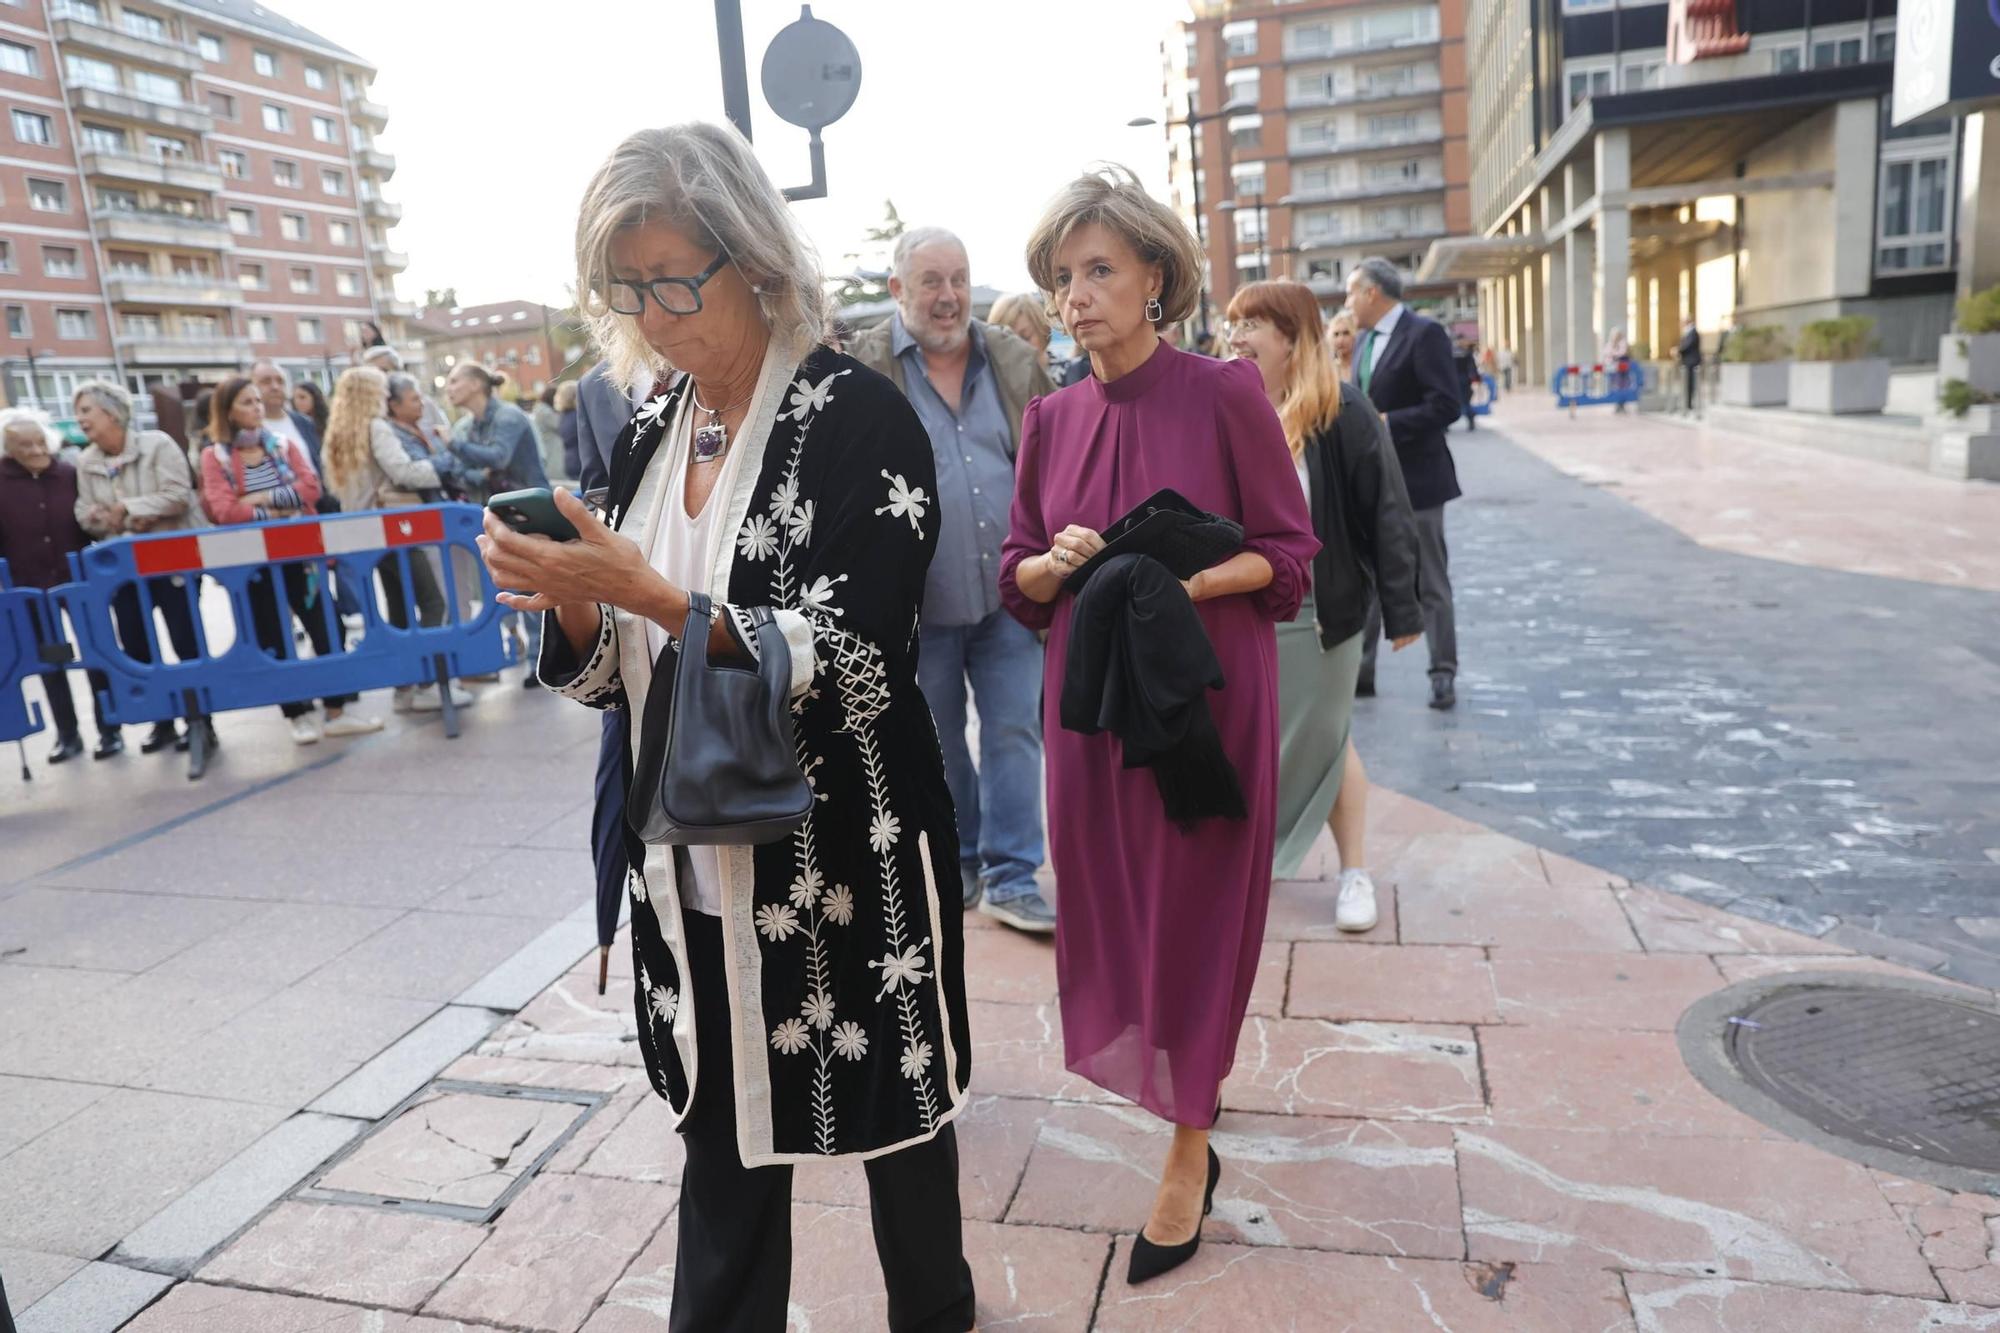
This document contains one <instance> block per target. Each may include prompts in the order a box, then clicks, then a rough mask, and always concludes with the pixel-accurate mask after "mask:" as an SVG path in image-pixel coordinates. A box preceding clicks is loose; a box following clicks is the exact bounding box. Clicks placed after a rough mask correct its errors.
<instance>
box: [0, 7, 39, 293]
mask: <svg viewBox="0 0 2000 1333" xmlns="http://www.w3.org/2000/svg"><path fill="white" fill-rule="evenodd" d="M41 72H42V65H41V62H40V61H39V60H37V59H36V58H35V48H34V47H32V46H23V45H21V44H20V43H19V42H0V74H20V75H24V76H26V77H27V78H30V79H32V78H34V77H35V76H36V75H38V74H40V73H41ZM8 308H9V309H15V308H17V307H12V306H10V307H8Z"/></svg>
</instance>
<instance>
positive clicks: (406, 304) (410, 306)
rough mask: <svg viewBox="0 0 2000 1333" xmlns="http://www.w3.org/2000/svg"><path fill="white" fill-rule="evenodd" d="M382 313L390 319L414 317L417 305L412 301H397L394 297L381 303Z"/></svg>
mask: <svg viewBox="0 0 2000 1333" xmlns="http://www.w3.org/2000/svg"><path fill="white" fill-rule="evenodd" d="M382 313H383V314H385V315H387V316H388V317H389V318H391V319H415V318H416V317H417V306H416V302H414V301H398V300H396V299H395V298H394V297H391V298H390V299H389V300H387V301H384V302H383V303H382Z"/></svg>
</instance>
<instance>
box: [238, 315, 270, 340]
mask: <svg viewBox="0 0 2000 1333" xmlns="http://www.w3.org/2000/svg"><path fill="white" fill-rule="evenodd" d="M244 328H245V331H246V332H247V333H248V334H249V335H250V341H251V342H253V343H268V342H276V341H277V340H278V327H277V322H276V321H275V320H273V319H272V318H271V317H270V316H269V315H252V316H250V318H248V319H247V320H245V321H244Z"/></svg>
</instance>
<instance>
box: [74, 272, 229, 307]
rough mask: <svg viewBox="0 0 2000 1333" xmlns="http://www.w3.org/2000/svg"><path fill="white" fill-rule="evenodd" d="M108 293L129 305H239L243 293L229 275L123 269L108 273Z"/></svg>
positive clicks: (106, 279) (118, 301)
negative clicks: (222, 276) (124, 270)
mask: <svg viewBox="0 0 2000 1333" xmlns="http://www.w3.org/2000/svg"><path fill="white" fill-rule="evenodd" d="M104 294H105V296H106V297H108V298H109V299H110V300H111V301H112V302H114V303H118V304H125V305H164V306H236V305H240V304H242V300H243V298H242V296H241V294H240V293H239V291H238V289H237V288H236V287H234V286H232V285H231V284H230V282H229V280H228V279H226V278H219V277H216V276H215V275H213V274H208V273H167V274H159V273H120V272H118V271H117V270H115V269H114V270H113V271H112V272H110V273H108V274H106V275H105V278H104Z"/></svg>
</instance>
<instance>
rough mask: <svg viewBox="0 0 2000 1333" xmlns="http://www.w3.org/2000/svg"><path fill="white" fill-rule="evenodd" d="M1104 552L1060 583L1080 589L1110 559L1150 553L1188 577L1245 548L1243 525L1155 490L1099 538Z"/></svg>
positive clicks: (1173, 494) (1174, 493) (1175, 573)
mask: <svg viewBox="0 0 2000 1333" xmlns="http://www.w3.org/2000/svg"><path fill="white" fill-rule="evenodd" d="M1098 535H1099V536H1101V537H1103V538H1104V549H1103V550H1101V551H1099V552H1098V553H1097V554H1096V555H1094V556H1092V557H1090V559H1088V560H1086V561H1084V562H1083V564H1081V565H1080V566H1078V567H1077V571H1076V573H1074V574H1072V575H1070V576H1069V578H1068V579H1067V580H1065V581H1064V584H1063V586H1064V587H1066V588H1068V589H1069V590H1070V591H1071V592H1075V591H1076V590H1077V589H1079V588H1081V587H1083V585H1084V584H1085V583H1087V582H1089V580H1090V576H1091V575H1092V574H1093V573H1095V572H1096V571H1097V569H1098V567H1099V566H1101V565H1103V564H1104V562H1105V561H1107V560H1109V559H1111V558H1112V557H1113V556H1120V555H1149V556H1151V557H1152V558H1153V559H1155V560H1157V561H1159V562H1160V563H1161V564H1163V565H1165V566H1166V567H1167V568H1168V570H1170V571H1171V572H1172V573H1173V576H1174V577H1175V578H1177V579H1191V578H1193V577H1194V576H1195V575H1197V574H1199V573H1201V571H1202V570H1204V569H1207V568H1209V567H1210V566H1211V565H1216V564H1220V563H1221V562H1222V561H1224V560H1227V559H1228V558H1229V557H1230V556H1232V555H1235V554H1236V553H1237V551H1239V550H1241V549H1242V548H1243V525H1242V524H1241V523H1238V522H1237V521H1236V520H1235V519H1233V518H1224V517H1223V516H1222V515H1220V514H1211V513H1209V512H1208V511H1207V510H1206V509H1197V508H1195V506H1194V505H1193V504H1191V503H1189V501H1188V500H1187V498H1186V497H1185V496H1183V495H1182V494H1181V493H1180V492H1178V491H1174V490H1158V491H1155V492H1154V493H1153V494H1152V495H1150V496H1148V497H1146V499H1145V500H1143V501H1141V502H1140V503H1139V504H1138V506H1137V507H1135V508H1134V509H1133V510H1132V512H1131V513H1129V514H1127V515H1125V517H1123V518H1121V519H1119V520H1118V521H1117V522H1116V523H1113V524H1112V525H1111V526H1110V527H1108V528H1106V529H1105V530H1104V531H1103V532H1101V533H1099V534H1098Z"/></svg>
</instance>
